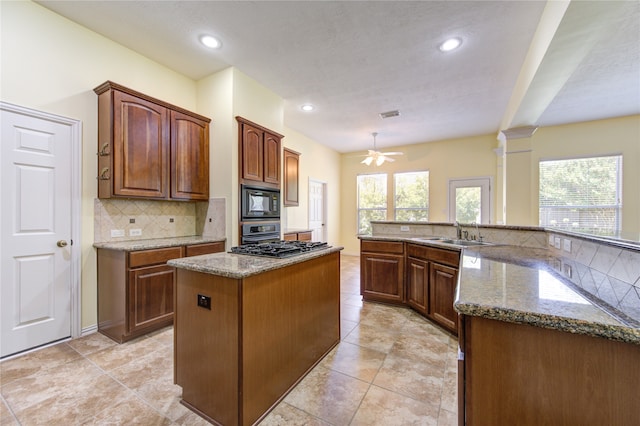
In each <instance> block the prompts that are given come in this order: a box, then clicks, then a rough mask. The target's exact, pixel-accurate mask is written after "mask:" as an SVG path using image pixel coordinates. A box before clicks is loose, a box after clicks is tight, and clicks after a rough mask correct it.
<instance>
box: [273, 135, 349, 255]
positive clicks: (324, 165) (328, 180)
mask: <svg viewBox="0 0 640 426" xmlns="http://www.w3.org/2000/svg"><path fill="white" fill-rule="evenodd" d="M284 134H285V135H286V137H285V138H284V141H283V142H284V143H283V145H284V146H285V147H287V148H290V149H292V150H294V151H296V152H299V153H300V177H299V181H298V182H299V188H300V192H299V198H300V204H299V205H298V206H297V207H285V208H284V212H283V221H282V226H283V227H288V228H306V227H308V226H309V179H314V180H317V181H321V182H324V183H325V184H326V188H327V207H328V208H327V209H326V217H325V224H326V227H327V242H328V243H329V244H331V245H341V244H342V243H341V235H340V210H341V208H340V154H338V153H337V152H335V151H333V150H331V149H329V148H327V147H326V146H324V145H320V144H319V143H316V142H315V141H313V140H312V139H309V138H308V137H306V136H304V135H303V134H301V133H298V132H296V131H295V130H292V129H289V128H287V127H285V129H284Z"/></svg>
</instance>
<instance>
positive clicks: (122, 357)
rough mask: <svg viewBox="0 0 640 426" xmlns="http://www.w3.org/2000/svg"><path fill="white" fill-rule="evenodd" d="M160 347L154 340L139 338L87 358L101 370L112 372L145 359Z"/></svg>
mask: <svg viewBox="0 0 640 426" xmlns="http://www.w3.org/2000/svg"><path fill="white" fill-rule="evenodd" d="M158 348H159V347H158V345H157V344H156V343H155V341H154V340H153V339H147V338H145V337H139V338H137V339H134V340H131V341H129V342H126V343H122V344H120V345H115V346H112V347H110V348H107V349H103V350H101V351H98V352H94V353H92V354H89V355H88V356H87V358H88V359H90V360H91V361H93V362H95V363H96V365H98V366H99V367H100V368H102V369H104V370H106V371H110V370H114V369H116V368H120V367H122V366H123V365H125V364H128V363H130V362H133V361H136V360H137V359H139V358H141V357H144V356H145V355H147V354H149V352H152V351H155V350H157V349H158Z"/></svg>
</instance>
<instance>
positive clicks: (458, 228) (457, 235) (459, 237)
mask: <svg viewBox="0 0 640 426" xmlns="http://www.w3.org/2000/svg"><path fill="white" fill-rule="evenodd" d="M455 226H456V238H457V239H459V240H461V239H462V229H460V222H458V221H457V220H456V223H455Z"/></svg>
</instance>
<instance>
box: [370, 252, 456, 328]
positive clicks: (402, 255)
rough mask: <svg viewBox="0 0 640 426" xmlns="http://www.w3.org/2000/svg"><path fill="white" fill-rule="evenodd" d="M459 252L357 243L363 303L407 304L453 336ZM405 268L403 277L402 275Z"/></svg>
mask: <svg viewBox="0 0 640 426" xmlns="http://www.w3.org/2000/svg"><path fill="white" fill-rule="evenodd" d="M459 261H460V252H458V251H454V250H445V249H440V248H436V247H429V246H423V245H419V244H406V250H405V243H402V242H396V241H380V240H361V242H360V293H361V294H362V298H363V300H371V301H378V302H386V303H398V304H407V305H409V306H410V307H411V308H412V309H414V310H415V311H417V312H419V313H420V314H422V315H424V316H425V317H427V318H429V319H431V320H432V321H434V322H435V323H437V324H438V325H440V326H442V327H443V328H445V329H446V330H448V331H450V332H451V333H453V334H457V333H458V313H457V312H456V311H455V310H454V309H453V302H454V299H455V292H456V285H457V282H458V263H459ZM405 264H406V273H405Z"/></svg>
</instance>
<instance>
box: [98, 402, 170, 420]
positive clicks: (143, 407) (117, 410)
mask: <svg viewBox="0 0 640 426" xmlns="http://www.w3.org/2000/svg"><path fill="white" fill-rule="evenodd" d="M171 423H172V422H171V420H169V419H168V418H166V417H164V416H162V415H161V414H160V413H158V412H157V411H155V410H154V409H153V408H151V407H149V406H148V405H147V404H145V403H144V402H142V401H140V400H138V399H136V398H131V399H128V400H125V401H122V402H120V403H118V404H113V405H111V406H109V407H108V408H107V409H105V410H103V411H101V412H99V413H97V414H96V415H95V416H93V417H92V418H91V419H90V420H88V422H87V424H94V425H107V424H108V425H110V426H111V425H149V426H169V425H171Z"/></svg>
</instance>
